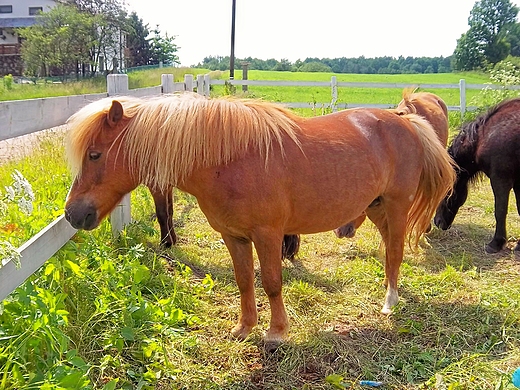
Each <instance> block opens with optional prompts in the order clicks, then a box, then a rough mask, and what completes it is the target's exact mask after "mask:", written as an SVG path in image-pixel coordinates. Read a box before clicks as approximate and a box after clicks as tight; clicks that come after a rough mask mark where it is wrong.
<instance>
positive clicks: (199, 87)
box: [197, 74, 204, 95]
mask: <svg viewBox="0 0 520 390" xmlns="http://www.w3.org/2000/svg"><path fill="white" fill-rule="evenodd" d="M197 93H198V94H199V95H204V75H203V74H198V75H197Z"/></svg>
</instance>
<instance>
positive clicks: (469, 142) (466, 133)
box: [448, 98, 520, 182]
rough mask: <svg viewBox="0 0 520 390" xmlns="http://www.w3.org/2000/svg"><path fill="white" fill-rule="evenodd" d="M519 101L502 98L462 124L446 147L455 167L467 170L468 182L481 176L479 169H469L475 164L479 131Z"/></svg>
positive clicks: (518, 99)
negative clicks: (502, 111)
mask: <svg viewBox="0 0 520 390" xmlns="http://www.w3.org/2000/svg"><path fill="white" fill-rule="evenodd" d="M518 101H520V98H515V99H508V100H504V101H502V102H500V103H498V104H496V105H495V106H493V107H491V108H490V109H489V110H488V111H486V112H484V113H482V114H480V115H478V116H477V118H475V119H474V120H473V121H471V122H466V123H464V124H463V125H462V127H461V129H460V132H459V133H458V134H457V135H456V136H455V138H453V141H452V143H451V145H450V147H449V148H448V152H449V153H450V155H451V156H452V157H453V159H454V160H455V162H456V163H457V165H458V166H459V167H458V168H457V169H459V170H464V171H467V173H468V175H469V179H468V180H469V182H475V181H478V180H479V179H481V178H482V177H483V173H482V172H480V171H476V170H475V171H474V170H473V169H470V165H474V164H475V161H474V160H475V154H476V152H477V146H478V143H479V139H480V132H481V129H482V128H483V127H485V126H486V124H487V122H488V121H489V120H490V119H491V118H492V117H493V116H494V115H495V114H496V113H497V112H499V111H500V110H502V109H503V108H504V107H506V106H508V105H510V104H512V103H514V102H518Z"/></svg>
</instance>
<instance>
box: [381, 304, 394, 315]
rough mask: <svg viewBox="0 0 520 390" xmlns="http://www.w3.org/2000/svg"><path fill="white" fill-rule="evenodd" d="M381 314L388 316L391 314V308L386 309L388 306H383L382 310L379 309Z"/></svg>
mask: <svg viewBox="0 0 520 390" xmlns="http://www.w3.org/2000/svg"><path fill="white" fill-rule="evenodd" d="M381 313H383V314H385V315H387V316H389V315H390V314H392V308H391V307H388V306H386V305H385V306H383V308H382V309H381Z"/></svg>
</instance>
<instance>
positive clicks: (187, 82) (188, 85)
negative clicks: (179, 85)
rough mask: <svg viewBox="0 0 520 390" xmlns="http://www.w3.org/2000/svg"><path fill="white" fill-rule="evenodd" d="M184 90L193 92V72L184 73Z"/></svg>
mask: <svg viewBox="0 0 520 390" xmlns="http://www.w3.org/2000/svg"><path fill="white" fill-rule="evenodd" d="M184 90H185V91H189V92H193V75H192V74H188V73H187V74H185V75H184Z"/></svg>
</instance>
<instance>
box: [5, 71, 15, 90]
mask: <svg viewBox="0 0 520 390" xmlns="http://www.w3.org/2000/svg"><path fill="white" fill-rule="evenodd" d="M13 81H14V79H13V75H12V74H8V75H5V76H4V88H5V89H7V90H8V91H10V90H11V89H13Z"/></svg>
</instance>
